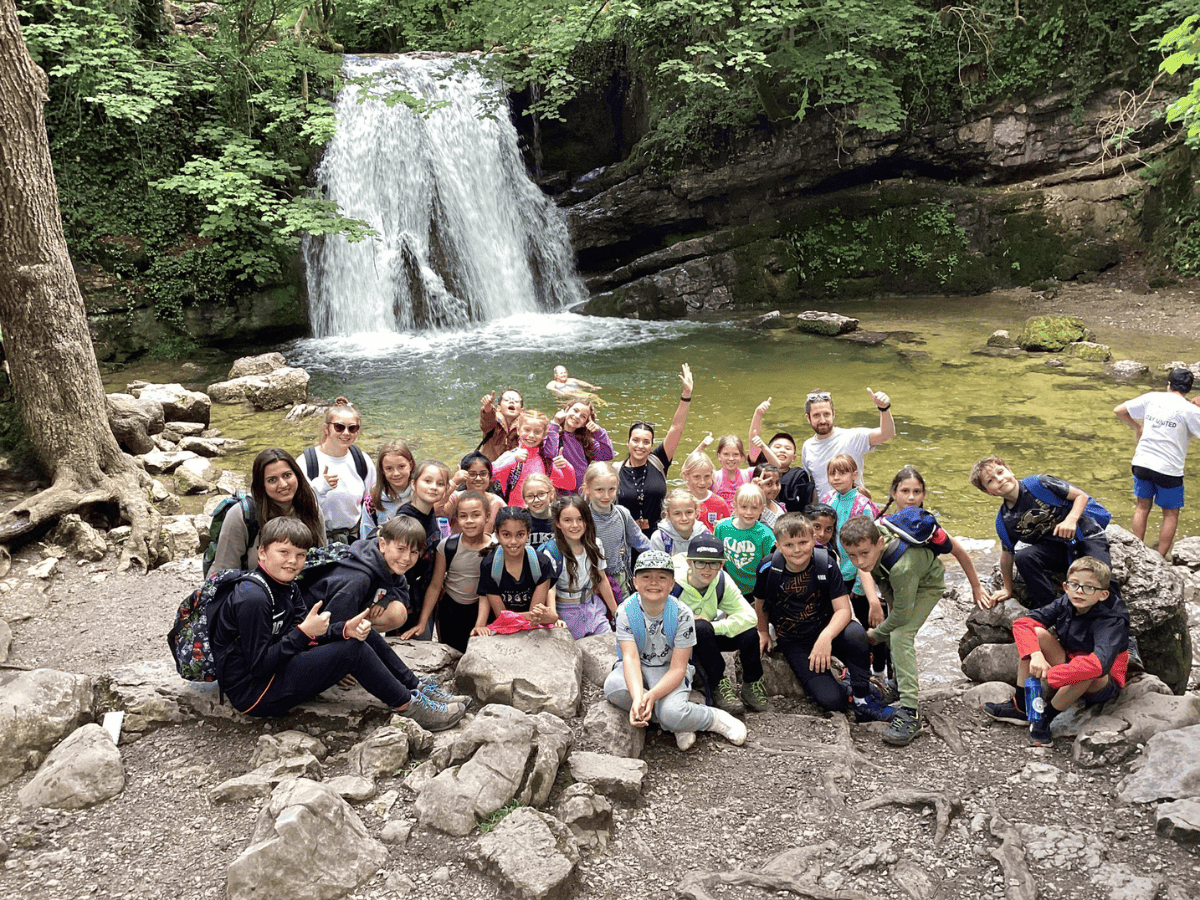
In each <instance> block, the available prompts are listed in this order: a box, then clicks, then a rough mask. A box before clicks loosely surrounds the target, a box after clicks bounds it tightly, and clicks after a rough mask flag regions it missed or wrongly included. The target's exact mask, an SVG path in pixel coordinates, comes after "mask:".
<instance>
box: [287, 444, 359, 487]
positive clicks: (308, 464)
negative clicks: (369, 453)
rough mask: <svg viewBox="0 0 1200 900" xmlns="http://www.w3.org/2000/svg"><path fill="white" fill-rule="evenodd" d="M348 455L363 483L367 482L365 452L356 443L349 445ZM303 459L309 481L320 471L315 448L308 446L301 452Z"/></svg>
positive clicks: (313, 479)
mask: <svg viewBox="0 0 1200 900" xmlns="http://www.w3.org/2000/svg"><path fill="white" fill-rule="evenodd" d="M350 456H351V458H352V459H353V460H354V470H355V471H356V472H358V477H359V478H361V479H362V481H363V484H366V482H367V457H366V454H365V453H363V452H362V451H361V450H359V449H358V445H357V444H351V445H350ZM301 458H302V459H303V460H304V472H305V474H306V475H308V480H309V481H315V480H316V478H317V476H318V475H320V474H321V473H320V472H319V471H318V468H317V467H318V465H319V463H318V462H317V448H316V447H309V448H308V449H307V450H305V451H304V453H303V454H301Z"/></svg>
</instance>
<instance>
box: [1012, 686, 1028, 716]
mask: <svg viewBox="0 0 1200 900" xmlns="http://www.w3.org/2000/svg"><path fill="white" fill-rule="evenodd" d="M1013 706H1015V707H1016V708H1017V710H1018V711H1019V712H1025V692H1024V691H1023V690H1022V691H1017V692H1016V693H1015V694H1013Z"/></svg>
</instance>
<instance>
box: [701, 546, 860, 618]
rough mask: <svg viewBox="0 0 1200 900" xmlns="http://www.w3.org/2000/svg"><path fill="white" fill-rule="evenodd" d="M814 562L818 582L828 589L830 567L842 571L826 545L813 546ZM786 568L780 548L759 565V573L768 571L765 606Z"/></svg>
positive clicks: (762, 598) (771, 599)
mask: <svg viewBox="0 0 1200 900" xmlns="http://www.w3.org/2000/svg"><path fill="white" fill-rule="evenodd" d="M812 564H813V565H814V566H816V572H817V584H818V585H820V586H821V587H822V588H823V589H825V590H826V591H828V590H829V571H830V569H834V570H837V571H838V573H839V574H840V573H841V569H840V568H839V566H838V564H837V563H836V562H835V561H834V559H833V557H832V556H831V555H830V553H829V551H828V550H826V549H825V548H824V547H813V558H812ZM785 568H786V565H785V563H784V561H783V554H782V553H780V552H779V551H778V550H776V551H775V552H774V553H772V554H771V555H770V556H768V557H767V558H766V559H765V560H763V563H762V565H760V566H759V567H758V573H757V575H762V574H763V573H764V572H766V573H768V575H767V584H766V589H765V591H764V594H765V596H763V597H761V598H760V599H761V600H762V601H763V604H764V606H765V605H767V604H770V603H771V602H773V599H774V594H775V592H776V591H777V590H778V589H779V585H781V584H782V583H783V573H784V569H785ZM757 575H756V576H755V581H756V593H755V595H754V596H755V597H758V594H757ZM718 602H719V601H718Z"/></svg>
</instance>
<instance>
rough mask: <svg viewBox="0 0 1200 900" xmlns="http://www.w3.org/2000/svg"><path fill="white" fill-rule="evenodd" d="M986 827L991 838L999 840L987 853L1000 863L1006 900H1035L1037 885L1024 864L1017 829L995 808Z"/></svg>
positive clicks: (1022, 848)
mask: <svg viewBox="0 0 1200 900" xmlns="http://www.w3.org/2000/svg"><path fill="white" fill-rule="evenodd" d="M988 827H989V828H990V829H991V832H992V837H995V838H999V839H1000V846H999V847H994V848H993V849H991V850H989V851H988V853H989V855H990V856H991V857H992V859H994V860H996V862H998V863H1000V870H1001V871H1002V872H1003V873H1004V883H1005V885H1006V887H1005V891H1004V895H1005V896H1006V897H1008V900H1037V885H1036V884H1034V881H1033V873H1032V872H1030V871H1029V865H1028V864H1027V863H1026V862H1025V842H1024V841H1022V840H1021V833H1020V832H1019V831H1018V830H1017V827H1016V826H1015V825H1013V824H1012V823H1011V822H1009V821H1008V820H1007V819H1005V818H1004V817H1003V816H1002V815H1000V813H999V812H997V811H996V809H995V807H993V808H992V819H991V821H990V822H989V823H988Z"/></svg>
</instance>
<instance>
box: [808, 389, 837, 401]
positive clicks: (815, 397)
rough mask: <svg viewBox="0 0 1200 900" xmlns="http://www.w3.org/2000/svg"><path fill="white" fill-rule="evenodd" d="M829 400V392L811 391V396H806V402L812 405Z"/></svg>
mask: <svg viewBox="0 0 1200 900" xmlns="http://www.w3.org/2000/svg"><path fill="white" fill-rule="evenodd" d="M831 399H832V397H831V396H830V394H829V391H813V392H812V393H811V394H809V395H808V400H809V401H811V402H813V403H821V402H824V401H825V400H831Z"/></svg>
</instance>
